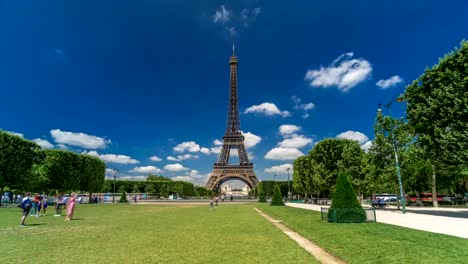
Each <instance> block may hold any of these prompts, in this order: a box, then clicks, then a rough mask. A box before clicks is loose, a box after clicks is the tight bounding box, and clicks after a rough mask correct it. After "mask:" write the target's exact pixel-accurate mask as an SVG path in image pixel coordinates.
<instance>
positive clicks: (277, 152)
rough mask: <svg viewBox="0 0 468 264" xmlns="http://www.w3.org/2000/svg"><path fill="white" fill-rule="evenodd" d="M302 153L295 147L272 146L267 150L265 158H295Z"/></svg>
mask: <svg viewBox="0 0 468 264" xmlns="http://www.w3.org/2000/svg"><path fill="white" fill-rule="evenodd" d="M303 155H304V153H302V152H301V151H300V150H298V149H297V148H282V147H278V148H274V149H272V150H270V151H268V152H267V154H266V155H265V159H269V160H295V159H296V158H298V157H300V156H303Z"/></svg>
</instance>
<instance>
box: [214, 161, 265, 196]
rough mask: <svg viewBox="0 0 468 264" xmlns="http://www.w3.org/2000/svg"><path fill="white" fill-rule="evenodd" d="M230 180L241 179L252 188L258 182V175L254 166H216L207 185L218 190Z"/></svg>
mask: <svg viewBox="0 0 468 264" xmlns="http://www.w3.org/2000/svg"><path fill="white" fill-rule="evenodd" d="M230 180H239V181H242V182H244V183H245V184H247V186H249V188H250V189H253V188H254V187H255V185H257V183H258V179H257V176H256V175H255V172H254V171H253V166H252V168H239V166H235V167H234V168H229V167H225V168H214V170H213V172H212V173H211V175H210V178H209V179H208V182H207V183H206V185H205V187H206V188H207V189H209V190H212V191H215V192H217V191H218V190H219V188H220V187H221V185H222V184H223V183H225V182H227V181H230Z"/></svg>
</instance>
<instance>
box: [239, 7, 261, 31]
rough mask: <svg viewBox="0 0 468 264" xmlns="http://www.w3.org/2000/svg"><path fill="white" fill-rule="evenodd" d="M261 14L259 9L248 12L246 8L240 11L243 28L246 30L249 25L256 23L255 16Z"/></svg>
mask: <svg viewBox="0 0 468 264" xmlns="http://www.w3.org/2000/svg"><path fill="white" fill-rule="evenodd" d="M261 12H262V10H261V9H260V8H259V7H257V8H253V9H252V10H249V9H248V8H244V9H242V12H241V21H242V24H243V26H244V27H246V28H247V27H249V26H250V25H251V24H253V23H254V22H255V21H256V19H257V16H258V15H260V13H261Z"/></svg>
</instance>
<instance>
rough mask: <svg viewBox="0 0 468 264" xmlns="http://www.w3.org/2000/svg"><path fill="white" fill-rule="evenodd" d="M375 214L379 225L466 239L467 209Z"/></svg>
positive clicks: (311, 206)
mask: <svg viewBox="0 0 468 264" xmlns="http://www.w3.org/2000/svg"><path fill="white" fill-rule="evenodd" d="M286 205H287V206H291V207H297V208H303V209H309V210H314V211H319V212H320V207H329V206H323V205H315V204H297V203H287V204H286ZM375 212H376V217H377V222H379V223H385V224H390V225H397V226H403V227H408V228H413V229H418V230H423V231H428V232H433V233H439V234H446V235H451V236H456V237H462V238H468V228H467V227H468V209H466V208H424V207H423V208H408V210H407V213H406V214H402V213H401V212H399V211H396V210H395V209H392V208H390V209H384V210H375Z"/></svg>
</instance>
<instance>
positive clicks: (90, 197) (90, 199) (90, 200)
mask: <svg viewBox="0 0 468 264" xmlns="http://www.w3.org/2000/svg"><path fill="white" fill-rule="evenodd" d="M92 195H93V193H92V192H89V199H88V203H91V202H92V201H93V200H92V197H93V196H92Z"/></svg>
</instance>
